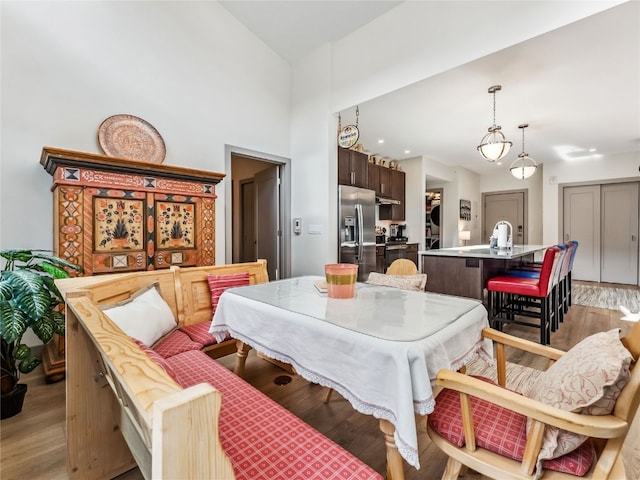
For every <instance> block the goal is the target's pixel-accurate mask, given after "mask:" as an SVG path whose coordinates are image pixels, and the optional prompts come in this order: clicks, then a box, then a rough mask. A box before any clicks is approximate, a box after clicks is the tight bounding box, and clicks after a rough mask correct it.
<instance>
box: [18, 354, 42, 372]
mask: <svg viewBox="0 0 640 480" xmlns="http://www.w3.org/2000/svg"><path fill="white" fill-rule="evenodd" d="M38 365H40V359H39V358H37V357H29V358H27V359H25V360H22V361H21V362H20V363H19V364H18V370H20V373H29V372H31V371H33V369H34V368H36V367H37V366H38Z"/></svg>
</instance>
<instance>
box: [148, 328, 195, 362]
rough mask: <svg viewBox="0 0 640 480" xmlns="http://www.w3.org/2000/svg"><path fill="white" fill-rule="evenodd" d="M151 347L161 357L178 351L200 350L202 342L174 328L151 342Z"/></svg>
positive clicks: (166, 356)
mask: <svg viewBox="0 0 640 480" xmlns="http://www.w3.org/2000/svg"><path fill="white" fill-rule="evenodd" d="M152 348H153V350H154V351H155V352H156V353H157V354H158V355H160V356H161V357H163V358H169V357H173V356H174V355H178V354H179V353H183V352H189V351H191V350H200V349H201V348H202V344H201V343H198V342H194V341H193V340H191V339H190V338H189V335H187V334H186V333H184V332H182V331H180V330H174V331H172V332H171V333H170V334H169V335H167V336H165V337H162V338H161V339H160V340H158V341H157V342H156V343H155V344H153V347H152Z"/></svg>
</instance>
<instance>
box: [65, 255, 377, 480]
mask: <svg viewBox="0 0 640 480" xmlns="http://www.w3.org/2000/svg"><path fill="white" fill-rule="evenodd" d="M238 272H249V273H250V282H251V283H257V282H265V281H268V276H267V272H266V262H264V261H258V262H252V263H244V264H231V265H222V266H213V267H194V268H177V267H176V268H172V269H171V270H162V271H160V270H157V271H149V272H142V273H131V274H118V275H107V276H102V277H91V279H87V278H86V277H83V278H78V279H66V280H62V281H58V285H59V287H60V289H61V290H62V291H63V293H64V294H65V297H66V302H67V331H66V338H67V345H66V355H67V381H66V389H67V391H66V394H67V412H66V414H67V420H66V433H67V473H68V475H69V478H70V479H72V480H73V479H83V480H84V479H94V478H95V479H104V478H113V477H115V476H117V475H120V474H121V473H123V472H125V471H128V470H130V469H132V468H135V467H136V466H138V467H139V468H140V471H141V472H142V474H143V476H144V477H145V478H146V479H150V478H154V479H187V478H188V479H205V478H209V479H215V480H219V479H241V478H242V479H247V480H255V479H258V478H264V479H268V478H273V477H276V476H278V478H300V479H302V478H310V477H311V476H312V475H315V474H317V473H318V470H322V472H323V476H322V478H346V479H374V478H375V479H381V476H380V475H378V474H377V473H376V472H375V471H373V470H372V469H371V468H370V467H368V466H366V465H364V464H363V463H362V462H360V461H359V460H358V459H356V458H355V457H353V456H352V455H351V454H349V453H348V452H346V451H345V450H343V449H342V448H341V447H339V446H338V445H336V444H335V443H333V442H332V441H331V440H329V439H327V438H326V437H324V436H323V435H321V434H320V433H319V432H317V431H316V430H314V429H313V428H312V427H310V426H309V425H307V424H305V423H304V422H302V420H300V419H298V418H297V417H295V416H294V415H293V414H291V413H290V412H288V411H287V410H285V409H284V408H283V407H281V406H280V405H278V404H277V403H275V402H273V401H272V400H271V399H269V398H268V397H266V396H265V395H263V394H262V393H261V392H259V391H258V390H256V389H255V388H254V387H252V386H251V385H249V384H248V383H246V382H244V381H243V380H242V379H240V378H239V377H237V376H235V375H234V374H233V373H232V372H230V371H229V370H227V369H226V368H224V367H222V366H221V365H220V364H218V363H217V362H216V361H215V360H212V359H211V358H209V357H208V356H207V355H210V356H219V355H220V354H223V352H224V351H226V350H225V349H228V348H229V347H228V345H222V344H219V345H218V346H213V347H212V348H210V349H208V350H207V352H206V355H205V353H203V351H200V350H192V351H187V352H184V353H180V354H178V355H175V356H173V357H170V358H167V359H165V360H163V361H162V362H160V361H155V360H154V359H152V357H151V356H150V355H149V354H148V352H146V351H145V350H144V349H143V348H141V346H140V345H139V344H138V343H136V341H135V340H134V339H132V338H131V337H129V336H128V335H126V334H125V333H124V332H123V331H122V330H121V329H120V328H119V327H118V326H117V325H116V324H115V323H114V322H112V321H111V320H110V319H109V317H107V316H106V315H105V314H103V313H102V310H101V309H100V306H101V305H107V304H112V303H113V302H116V301H120V300H124V299H127V298H129V297H130V296H131V295H132V294H133V293H134V292H136V291H138V290H139V289H140V288H142V287H144V286H147V285H149V284H151V283H154V282H158V284H159V290H160V292H161V295H162V297H163V298H164V300H165V301H166V302H167V304H168V305H169V306H170V308H171V310H172V311H173V313H174V316H175V318H176V319H177V320H178V324H179V325H180V326H188V325H191V324H195V323H199V322H202V321H208V320H210V319H211V295H210V291H209V286H208V283H207V275H208V274H209V273H214V274H228V273H238ZM145 320H148V319H145V318H141V319H140V321H145ZM225 343H226V342H225ZM229 343H232V342H229ZM151 353H153V352H151ZM154 356H157V355H154ZM163 364H164V365H163ZM225 399H228V401H225ZM278 425H279V426H278ZM283 437H285V438H284V440H285V441H284V442H283ZM269 439H272V441H270V440H269ZM287 439H288V440H290V441H292V442H295V448H294V445H293V444H292V443H287V441H286V440H287ZM258 440H259V441H258ZM276 440H277V441H276Z"/></svg>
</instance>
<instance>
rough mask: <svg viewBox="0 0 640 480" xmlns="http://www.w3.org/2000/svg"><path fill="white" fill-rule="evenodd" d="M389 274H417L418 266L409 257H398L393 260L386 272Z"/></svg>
mask: <svg viewBox="0 0 640 480" xmlns="http://www.w3.org/2000/svg"><path fill="white" fill-rule="evenodd" d="M385 273H386V274H387V275H417V274H418V273H420V272H418V267H416V264H415V263H413V262H412V261H411V260H409V259H407V258H398V259H397V260H394V261H393V262H391V265H389V268H387V271H386V272H385Z"/></svg>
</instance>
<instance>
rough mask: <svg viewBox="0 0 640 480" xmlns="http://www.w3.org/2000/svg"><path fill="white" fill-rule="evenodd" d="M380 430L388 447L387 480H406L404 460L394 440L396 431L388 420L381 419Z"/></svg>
mask: <svg viewBox="0 0 640 480" xmlns="http://www.w3.org/2000/svg"><path fill="white" fill-rule="evenodd" d="M380 430H381V431H382V433H383V435H384V443H385V445H386V447H387V480H404V460H403V459H402V456H401V455H400V452H398V447H397V446H396V441H395V439H394V438H393V434H394V433H395V431H396V429H395V427H394V426H393V425H392V424H391V422H389V421H388V420H383V419H380Z"/></svg>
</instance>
